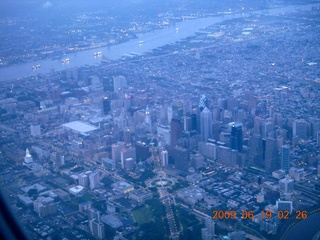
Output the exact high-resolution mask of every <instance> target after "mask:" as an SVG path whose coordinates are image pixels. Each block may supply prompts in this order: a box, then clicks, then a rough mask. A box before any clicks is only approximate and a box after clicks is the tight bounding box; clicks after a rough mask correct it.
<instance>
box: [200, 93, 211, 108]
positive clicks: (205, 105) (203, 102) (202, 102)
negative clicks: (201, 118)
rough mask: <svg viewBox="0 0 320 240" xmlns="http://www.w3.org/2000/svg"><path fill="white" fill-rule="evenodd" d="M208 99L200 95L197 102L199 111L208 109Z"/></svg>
mask: <svg viewBox="0 0 320 240" xmlns="http://www.w3.org/2000/svg"><path fill="white" fill-rule="evenodd" d="M208 107H209V106H208V99H207V97H206V95H202V96H201V97H200V101H199V110H200V112H202V111H203V110H204V109H205V108H208Z"/></svg>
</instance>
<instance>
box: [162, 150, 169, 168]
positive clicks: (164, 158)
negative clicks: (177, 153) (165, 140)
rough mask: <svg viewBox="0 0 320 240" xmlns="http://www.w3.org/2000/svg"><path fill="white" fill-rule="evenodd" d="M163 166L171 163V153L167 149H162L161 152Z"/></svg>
mask: <svg viewBox="0 0 320 240" xmlns="http://www.w3.org/2000/svg"><path fill="white" fill-rule="evenodd" d="M160 160H161V166H162V167H164V166H167V165H168V164H169V155H168V151H167V150H162V151H161V153H160Z"/></svg>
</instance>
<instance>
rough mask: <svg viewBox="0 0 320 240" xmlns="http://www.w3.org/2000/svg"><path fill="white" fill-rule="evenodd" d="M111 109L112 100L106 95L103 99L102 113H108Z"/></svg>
mask: <svg viewBox="0 0 320 240" xmlns="http://www.w3.org/2000/svg"><path fill="white" fill-rule="evenodd" d="M110 110H111V101H110V99H109V97H107V96H106V97H104V98H103V99H102V115H107V114H108V113H109V111H110Z"/></svg>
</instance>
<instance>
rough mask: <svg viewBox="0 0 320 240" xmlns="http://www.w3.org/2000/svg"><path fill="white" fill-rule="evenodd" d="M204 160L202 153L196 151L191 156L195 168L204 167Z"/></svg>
mask: <svg viewBox="0 0 320 240" xmlns="http://www.w3.org/2000/svg"><path fill="white" fill-rule="evenodd" d="M203 162H204V157H203V156H202V155H201V154H199V153H196V154H193V155H192V156H191V163H192V167H193V168H195V169H198V168H201V167H203Z"/></svg>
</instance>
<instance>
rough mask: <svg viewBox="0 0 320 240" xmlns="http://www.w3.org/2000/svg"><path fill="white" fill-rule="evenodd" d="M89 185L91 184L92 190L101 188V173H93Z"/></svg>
mask: <svg viewBox="0 0 320 240" xmlns="http://www.w3.org/2000/svg"><path fill="white" fill-rule="evenodd" d="M89 183H90V189H91V190H93V189H96V188H98V187H99V183H100V176H99V172H98V171H96V172H93V173H91V174H90V175H89Z"/></svg>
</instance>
